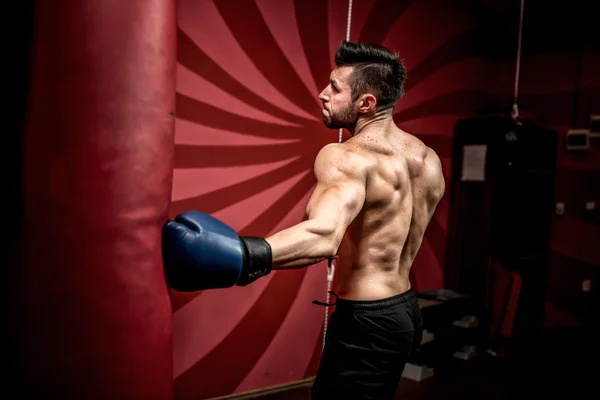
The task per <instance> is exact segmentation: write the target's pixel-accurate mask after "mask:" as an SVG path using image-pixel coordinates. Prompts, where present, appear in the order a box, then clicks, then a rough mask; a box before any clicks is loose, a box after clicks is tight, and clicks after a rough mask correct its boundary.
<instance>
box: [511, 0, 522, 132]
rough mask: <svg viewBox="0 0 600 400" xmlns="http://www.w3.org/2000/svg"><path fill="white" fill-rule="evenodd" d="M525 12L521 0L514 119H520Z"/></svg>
mask: <svg viewBox="0 0 600 400" xmlns="http://www.w3.org/2000/svg"><path fill="white" fill-rule="evenodd" d="M524 10H525V0H521V14H520V16H519V40H518V44H517V66H516V71H515V97H514V102H513V108H512V113H511V116H512V118H513V119H515V120H516V119H517V118H519V105H518V98H519V75H520V73H521V41H522V38H523V14H524Z"/></svg>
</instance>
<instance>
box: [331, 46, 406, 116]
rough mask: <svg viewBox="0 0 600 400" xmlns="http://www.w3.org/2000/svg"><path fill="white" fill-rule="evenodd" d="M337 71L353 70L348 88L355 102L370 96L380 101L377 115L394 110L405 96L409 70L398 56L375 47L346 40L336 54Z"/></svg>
mask: <svg viewBox="0 0 600 400" xmlns="http://www.w3.org/2000/svg"><path fill="white" fill-rule="evenodd" d="M335 65H336V66H337V67H342V66H351V67H354V68H353V70H352V73H351V74H350V79H349V84H350V88H351V90H352V101H356V100H357V99H358V98H359V97H360V96H361V95H363V94H365V93H371V94H373V95H374V96H375V98H376V99H377V106H376V107H375V110H376V111H381V110H385V109H389V108H394V106H395V105H396V103H397V102H398V100H400V98H401V97H402V96H403V95H404V81H405V80H406V67H405V66H404V64H403V63H402V61H401V60H400V59H399V57H398V55H397V54H394V53H392V52H391V51H390V50H388V49H387V48H385V47H384V46H381V45H378V44H374V43H364V42H359V43H352V42H348V41H346V40H344V41H343V42H342V43H341V44H340V46H339V47H338V49H337V51H336V53H335Z"/></svg>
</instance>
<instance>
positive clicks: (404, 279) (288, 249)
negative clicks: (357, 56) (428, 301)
mask: <svg viewBox="0 0 600 400" xmlns="http://www.w3.org/2000/svg"><path fill="white" fill-rule="evenodd" d="M352 70H353V67H348V66H343V67H340V68H336V69H335V70H333V71H332V73H331V76H330V84H329V85H328V86H327V87H326V88H325V89H324V90H323V91H322V92H321V94H320V95H319V99H320V100H321V101H322V102H323V109H322V117H323V122H324V123H325V125H326V126H328V127H329V128H332V129H337V128H342V127H343V128H347V129H348V130H349V131H350V133H351V134H352V136H353V137H352V138H351V139H349V140H348V141H346V142H345V143H343V144H338V143H332V144H329V145H327V146H325V147H323V148H322V149H321V151H320V152H319V154H318V155H317V158H316V160H315V165H314V172H315V177H316V180H317V185H316V187H315V190H314V191H313V193H312V195H311V198H310V200H309V202H308V205H307V208H306V214H307V217H308V218H307V220H305V221H303V222H301V223H299V224H296V225H294V226H292V227H289V228H287V229H283V230H281V231H279V232H277V233H275V234H273V235H272V236H270V237H268V238H266V240H267V242H268V243H269V245H270V246H271V250H272V261H273V262H272V268H273V269H274V270H278V269H294V268H302V267H306V266H309V265H312V264H315V263H318V262H320V261H323V260H325V259H327V258H331V257H333V256H336V255H339V257H340V258H343V260H344V262H343V266H342V268H340V269H339V270H338V271H337V273H336V274H337V278H338V283H339V285H338V286H339V287H338V294H339V296H340V297H343V298H347V299H355V300H376V299H381V298H386V297H390V296H393V295H396V294H399V293H403V292H405V291H406V290H408V289H409V288H410V287H411V285H410V281H409V272H410V268H411V265H412V262H413V260H414V258H415V256H416V254H417V251H418V250H419V248H420V246H421V243H422V241H423V236H424V233H425V230H426V228H427V225H428V223H429V221H430V219H431V216H432V215H433V212H434V210H435V207H436V205H437V203H438V202H439V200H440V199H441V197H442V196H443V194H444V188H445V186H444V185H445V184H444V178H443V175H442V169H441V165H440V160H439V158H438V156H437V155H436V154H435V152H434V151H433V150H431V149H429V148H427V147H426V146H425V145H424V144H423V142H421V141H420V140H418V139H417V138H416V137H414V136H412V135H410V134H408V133H406V132H404V131H402V130H400V129H399V128H398V127H397V126H396V124H395V123H394V120H393V114H392V109H391V108H387V109H383V110H378V109H377V107H376V106H377V99H376V97H375V96H374V95H373V94H372V93H369V92H367V93H364V94H362V95H361V96H359V97H358V98H356V99H353V97H352V88H351V86H350V79H351V73H352ZM344 237H346V238H348V239H350V240H347V241H345V243H344V244H342V240H343V238H344ZM349 243H353V244H354V245H353V246H352V245H350V246H349V245H348V244H349Z"/></svg>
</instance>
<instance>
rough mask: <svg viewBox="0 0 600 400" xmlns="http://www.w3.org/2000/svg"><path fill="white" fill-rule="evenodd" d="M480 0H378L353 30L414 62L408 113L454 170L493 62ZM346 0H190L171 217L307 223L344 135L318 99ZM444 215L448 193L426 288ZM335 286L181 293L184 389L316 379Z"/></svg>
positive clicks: (421, 268) (177, 308) (188, 393)
mask: <svg viewBox="0 0 600 400" xmlns="http://www.w3.org/2000/svg"><path fill="white" fill-rule="evenodd" d="M471 4H472V2H467V1H463V2H458V3H457V2H448V1H446V0H417V1H377V2H376V1H374V0H369V1H360V2H354V8H353V14H352V25H351V40H359V39H360V40H369V41H374V42H379V43H382V44H384V45H386V46H389V47H390V48H392V49H394V50H397V51H399V52H400V55H401V57H402V58H403V59H404V60H405V62H406V65H407V67H408V69H409V73H408V81H407V93H406V96H405V97H404V99H403V100H401V102H400V103H399V105H398V107H397V109H396V114H395V118H396V121H397V123H398V124H399V126H400V127H401V128H403V129H405V130H408V131H409V132H412V133H414V134H416V135H417V136H419V137H420V138H421V139H422V140H424V141H425V143H426V144H428V145H430V146H431V147H433V148H434V149H435V150H436V151H437V152H438V153H439V155H440V157H441V158H442V162H443V167H444V171H446V174H448V173H449V171H450V162H451V160H450V156H451V140H452V130H453V125H454V122H455V121H456V120H457V119H458V118H460V117H464V116H468V115H470V114H471V113H472V112H474V111H475V110H477V109H479V108H481V107H483V106H485V104H487V101H488V100H489V98H490V94H489V93H490V91H491V87H490V82H491V79H490V77H491V73H492V72H493V69H492V61H491V60H490V59H488V58H487V57H481V56H478V54H477V49H476V43H477V41H476V40H475V39H476V36H477V35H476V29H477V28H478V27H480V26H481V23H482V22H481V19H480V18H479V16H480V15H479V12H480V11H478V10H476V9H475V8H474V7H473V6H472V5H471ZM347 6H348V2H347V1H346V0H330V1H322V0H304V1H295V2H294V1H291V0H272V1H269V0H257V1H251V0H248V1H238V2H236V4H235V6H232V5H231V3H228V2H212V1H201V0H180V1H179V37H178V61H179V63H178V68H177V121H176V154H175V157H176V160H175V163H176V165H175V175H174V187H173V195H172V200H173V206H172V210H171V213H172V215H174V214H176V213H178V212H181V211H183V210H186V209H190V208H194V209H199V210H202V211H204V212H208V213H211V214H212V215H214V216H216V217H218V218H220V219H222V220H223V221H225V222H226V223H228V224H230V225H231V226H233V227H234V228H235V229H237V230H238V231H240V232H241V233H242V234H247V235H268V234H270V233H272V232H274V231H276V230H279V229H282V228H285V227H288V226H290V225H292V224H295V223H297V222H299V221H301V220H302V219H303V217H304V207H305V205H306V202H307V201H308V197H309V195H310V193H311V190H312V188H313V185H314V183H315V181H314V177H313V174H312V165H313V161H314V157H315V155H316V154H317V152H318V151H319V149H320V148H321V147H322V146H323V145H325V144H326V143H331V142H335V141H337V139H338V132H337V131H332V130H328V129H326V128H325V127H324V126H323V124H322V122H321V120H320V114H319V101H318V99H317V95H318V93H319V92H320V91H321V89H322V88H323V87H324V86H325V85H327V82H328V76H329V73H330V71H331V69H332V67H333V63H332V59H333V53H334V51H335V49H336V47H337V45H338V44H339V42H340V41H341V40H342V39H344V37H345V31H346V21H347ZM450 14H453V16H452V18H449V17H448V16H449V15H450ZM345 135H346V136H345V138H347V137H348V136H347V133H345ZM447 178H448V176H447ZM447 213H448V202H447V199H444V200H442V202H441V204H440V205H439V207H438V210H437V211H436V214H435V215H434V218H433V220H432V223H431V225H430V227H429V229H428V230H427V235H426V240H425V241H424V243H423V246H422V249H421V251H420V253H419V255H418V257H417V260H416V262H415V265H414V268H413V277H412V278H413V286H414V287H415V289H416V290H417V291H418V290H424V289H433V288H440V287H441V286H442V282H443V265H442V264H443V255H444V251H445V249H444V244H445V234H446V227H447ZM340 262H343V259H342V260H340ZM325 293H326V266H325V265H324V264H319V265H317V266H313V267H310V268H307V269H303V270H297V271H291V272H287V271H286V272H276V273H273V274H271V276H269V277H267V278H266V279H262V280H260V281H257V282H256V283H254V284H253V285H250V286H248V287H235V288H230V289H225V290H211V291H204V292H201V293H192V294H184V293H174V294H173V300H174V326H173V331H174V352H175V353H174V367H175V369H174V379H175V389H176V397H177V398H180V399H183V398H195V399H198V398H207V397H211V396H220V395H226V394H229V393H232V392H242V391H248V390H252V389H258V388H264V387H267V386H272V385H277V384H282V383H288V382H291V381H295V380H300V379H303V378H305V377H310V376H312V375H314V372H315V366H316V362H317V361H318V356H319V351H320V345H321V337H322V328H323V320H324V315H325V310H324V308H323V307H318V306H315V305H313V304H311V301H312V300H314V299H319V300H324V297H325Z"/></svg>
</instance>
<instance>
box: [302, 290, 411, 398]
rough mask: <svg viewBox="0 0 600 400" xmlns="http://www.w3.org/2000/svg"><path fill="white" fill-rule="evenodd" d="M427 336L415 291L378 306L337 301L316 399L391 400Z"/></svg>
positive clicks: (379, 302)
mask: <svg viewBox="0 0 600 400" xmlns="http://www.w3.org/2000/svg"><path fill="white" fill-rule="evenodd" d="M422 336H423V322H422V318H421V309H420V308H419V303H418V301H417V298H416V296H415V295H414V293H413V291H412V290H408V291H406V292H404V293H402V294H399V295H396V296H393V297H390V298H387V299H382V300H375V301H354V300H344V299H337V300H336V303H335V311H334V312H333V313H332V314H331V318H330V321H329V326H328V328H327V334H326V338H325V348H324V350H323V354H322V356H321V362H320V364H319V369H318V371H317V376H316V378H315V382H314V384H313V387H312V398H313V399H319V400H321V399H378V400H379V399H392V398H393V396H394V393H395V392H396V389H397V387H398V383H399V381H400V377H401V376H402V372H403V371H404V366H405V365H406V363H407V361H408V357H409V356H410V355H411V354H412V353H413V352H414V351H416V350H417V349H418V347H419V345H420V344H421V339H422Z"/></svg>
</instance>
